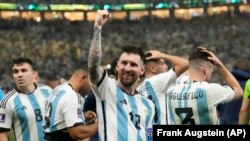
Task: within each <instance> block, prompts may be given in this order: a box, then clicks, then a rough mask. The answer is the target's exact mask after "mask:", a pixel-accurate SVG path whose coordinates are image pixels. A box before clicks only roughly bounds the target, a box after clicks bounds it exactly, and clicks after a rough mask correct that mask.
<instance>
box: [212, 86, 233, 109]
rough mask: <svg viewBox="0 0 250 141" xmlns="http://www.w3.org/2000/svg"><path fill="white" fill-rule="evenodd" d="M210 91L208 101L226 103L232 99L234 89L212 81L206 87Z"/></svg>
mask: <svg viewBox="0 0 250 141" xmlns="http://www.w3.org/2000/svg"><path fill="white" fill-rule="evenodd" d="M208 93H210V95H209V96H211V97H210V101H211V103H210V104H212V105H214V104H218V103H228V102H230V101H231V100H232V99H233V96H234V94H235V93H234V90H233V89H232V88H231V87H229V86H222V85H220V84H215V83H212V84H210V88H209V89H208Z"/></svg>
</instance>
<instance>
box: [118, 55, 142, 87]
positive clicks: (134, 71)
mask: <svg viewBox="0 0 250 141" xmlns="http://www.w3.org/2000/svg"><path fill="white" fill-rule="evenodd" d="M116 70H117V73H118V82H119V83H120V85H122V86H124V87H131V86H133V85H134V84H135V82H136V81H137V80H138V78H139V76H141V75H142V74H143V73H144V66H143V61H142V59H141V57H140V56H139V55H137V54H134V53H123V54H122V55H121V56H120V58H119V60H118V62H117V66H116Z"/></svg>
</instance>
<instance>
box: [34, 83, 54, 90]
mask: <svg viewBox="0 0 250 141" xmlns="http://www.w3.org/2000/svg"><path fill="white" fill-rule="evenodd" d="M36 86H37V88H38V89H48V90H52V88H51V87H50V86H48V85H45V84H42V83H37V84H36Z"/></svg>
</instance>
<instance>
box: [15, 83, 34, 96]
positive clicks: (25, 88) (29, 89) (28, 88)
mask: <svg viewBox="0 0 250 141" xmlns="http://www.w3.org/2000/svg"><path fill="white" fill-rule="evenodd" d="M35 89H36V84H32V85H29V86H17V90H18V91H20V92H22V93H25V94H30V93H33V92H34V91H35Z"/></svg>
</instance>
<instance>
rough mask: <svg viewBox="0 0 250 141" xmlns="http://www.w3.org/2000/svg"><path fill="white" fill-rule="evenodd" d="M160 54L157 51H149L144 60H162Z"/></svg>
mask: <svg viewBox="0 0 250 141" xmlns="http://www.w3.org/2000/svg"><path fill="white" fill-rule="evenodd" d="M162 56H163V55H162V53H161V52H160V51H157V50H150V51H148V52H147V53H146V55H145V59H146V60H151V59H160V58H162Z"/></svg>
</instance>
